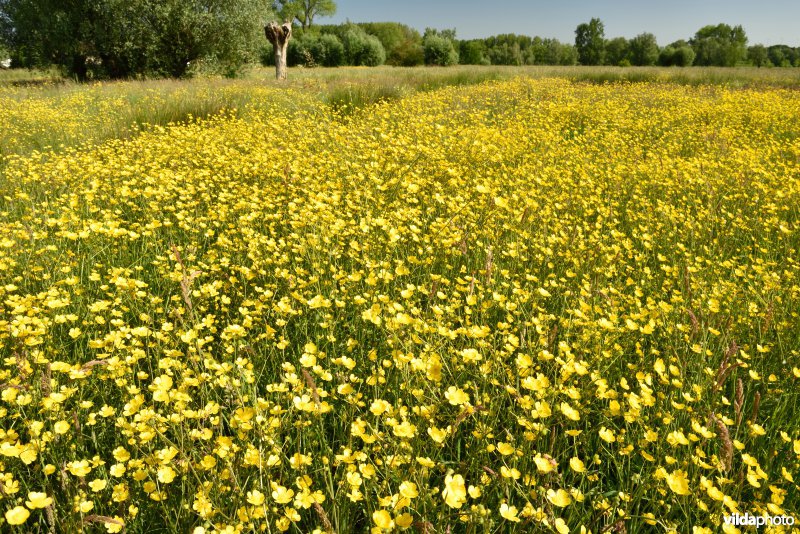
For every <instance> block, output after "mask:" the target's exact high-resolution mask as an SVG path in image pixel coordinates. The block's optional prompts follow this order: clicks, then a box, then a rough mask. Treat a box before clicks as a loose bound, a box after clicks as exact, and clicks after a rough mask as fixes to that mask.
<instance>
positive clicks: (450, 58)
mask: <svg viewBox="0 0 800 534" xmlns="http://www.w3.org/2000/svg"><path fill="white" fill-rule="evenodd" d="M455 36H456V31H455V30H435V29H432V28H426V29H425V35H424V36H423V37H422V49H423V52H424V54H425V64H426V65H439V66H442V67H446V66H449V65H456V64H458V50H457V49H456V46H455V43H454V41H455Z"/></svg>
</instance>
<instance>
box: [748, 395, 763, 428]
mask: <svg viewBox="0 0 800 534" xmlns="http://www.w3.org/2000/svg"><path fill="white" fill-rule="evenodd" d="M760 406H761V393H759V392H758V391H756V395H755V398H754V399H753V413H752V415H751V416H750V422H751V423H755V422H756V419H758V409H759V407H760Z"/></svg>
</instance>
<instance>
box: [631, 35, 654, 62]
mask: <svg viewBox="0 0 800 534" xmlns="http://www.w3.org/2000/svg"><path fill="white" fill-rule="evenodd" d="M628 46H629V52H630V56H629V59H630V61H631V64H632V65H637V66H640V67H649V66H651V65H655V64H656V63H657V62H658V54H659V49H658V42H657V41H656V36H655V35H653V34H652V33H640V34H639V35H637V36H636V37H634V38H633V39H631V40H630V41H629V43H628Z"/></svg>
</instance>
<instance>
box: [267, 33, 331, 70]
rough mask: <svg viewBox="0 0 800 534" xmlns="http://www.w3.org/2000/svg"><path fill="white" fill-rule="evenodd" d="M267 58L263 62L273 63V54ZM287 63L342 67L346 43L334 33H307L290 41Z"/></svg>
mask: <svg viewBox="0 0 800 534" xmlns="http://www.w3.org/2000/svg"><path fill="white" fill-rule="evenodd" d="M265 59H266V61H262V62H263V63H264V64H265V65H271V61H272V58H271V55H270V56H269V57H268V58H265ZM287 63H288V65H289V66H296V65H303V66H306V67H315V66H322V67H340V66H342V65H344V63H345V51H344V45H343V44H342V41H340V40H339V38H338V37H336V35H334V34H330V33H325V34H317V33H305V34H303V35H301V36H300V37H299V38H297V39H292V40H290V41H289V49H288V51H287Z"/></svg>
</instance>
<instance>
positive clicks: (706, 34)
mask: <svg viewBox="0 0 800 534" xmlns="http://www.w3.org/2000/svg"><path fill="white" fill-rule="evenodd" d="M689 44H691V46H692V49H693V50H694V52H695V55H696V57H695V64H696V65H701V66H716V67H734V66H736V64H737V63H740V62H742V61H744V60H745V59H746V58H747V34H746V33H745V31H744V28H742V27H741V26H734V27H730V26H729V25H727V24H717V25H716V26H712V25H709V26H703V27H702V28H700V29H699V30H697V33H696V34H695V36H694V38H693V39H691V40H690V41H689Z"/></svg>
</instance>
